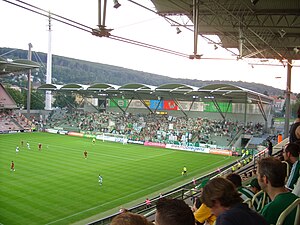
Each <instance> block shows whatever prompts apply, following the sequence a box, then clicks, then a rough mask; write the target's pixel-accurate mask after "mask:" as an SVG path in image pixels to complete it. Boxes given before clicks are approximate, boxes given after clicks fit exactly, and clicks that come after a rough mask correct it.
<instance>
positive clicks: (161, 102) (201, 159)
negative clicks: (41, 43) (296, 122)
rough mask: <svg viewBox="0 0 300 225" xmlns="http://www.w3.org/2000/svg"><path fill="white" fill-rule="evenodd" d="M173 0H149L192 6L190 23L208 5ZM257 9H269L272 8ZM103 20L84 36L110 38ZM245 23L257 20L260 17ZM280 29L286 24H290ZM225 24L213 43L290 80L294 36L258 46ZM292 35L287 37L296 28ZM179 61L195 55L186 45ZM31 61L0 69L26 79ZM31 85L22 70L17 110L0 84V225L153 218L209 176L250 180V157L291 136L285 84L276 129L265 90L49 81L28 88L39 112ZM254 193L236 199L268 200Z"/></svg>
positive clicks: (280, 146)
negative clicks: (23, 87)
mask: <svg viewBox="0 0 300 225" xmlns="http://www.w3.org/2000/svg"><path fill="white" fill-rule="evenodd" d="M99 2H101V1H99ZM114 2H115V3H117V2H118V1H114ZM183 2H184V1H180V4H179V5H173V3H172V1H164V0H159V1H158V0H157V1H153V4H154V5H155V7H156V9H157V11H158V12H159V13H160V14H161V15H162V16H168V15H172V14H176V13H178V14H186V13H187V12H189V13H188V14H189V15H188V16H189V17H190V18H191V17H193V14H195V13H196V12H197V13H199V14H198V16H199V18H201V13H203V15H205V16H207V12H202V11H201V12H199V11H197V10H196V9H197V7H196V4H194V3H195V2H198V1H193V3H191V4H187V5H186V4H184V3H183ZM212 2H213V3H214V4H212V5H211V4H210V3H212ZM212 2H210V3H209V2H208V1H204V2H203V3H202V4H204V6H206V7H207V9H209V11H210V12H214V13H216V11H218V9H219V7H220V5H219V4H218V3H217V2H216V1H212ZM229 2H231V1H229ZM233 2H235V0H234V1H233ZM242 2H243V4H241V6H245V5H246V6H247V7H246V8H247V9H249V8H251V10H253V12H254V9H256V8H255V7H256V6H255V4H256V3H257V2H258V1H251V2H248V3H247V4H246V3H245V2H244V1H242ZM293 2H294V1H293ZM228 4H229V3H228ZM265 4H266V6H268V7H271V8H272V7H274V5H273V4H275V3H269V4H267V3H265ZM290 4H291V5H292V6H294V3H293V4H292V3H290ZM295 4H296V3H295ZM233 5H235V4H233ZM119 6H120V5H118V4H115V6H114V7H115V8H117V7H119ZM190 6H192V8H193V13H192V14H191V13H190ZM212 6H214V7H215V8H211V7H212ZM231 6H232V5H230V6H229V5H225V6H224V7H228V8H227V9H224V8H223V11H226V12H227V13H228V16H229V17H230V18H231V19H236V17H234V16H232V14H234V13H236V8H234V9H232V7H231ZM258 7H259V6H258ZM261 7H262V8H260V9H264V7H265V6H261ZM276 7H277V6H276ZM276 7H275V8H276ZM239 9H241V8H239ZM289 9H290V7H287V8H284V10H286V13H285V14H284V16H286V17H288V16H289V15H294V13H293V12H294V11H289ZM198 10H199V7H198ZM231 10H232V11H231ZM242 11H243V12H244V10H242ZM251 12H252V11H251ZM276 12H277V11H276ZM254 14H255V13H254ZM203 15H202V16H203ZM54 16H55V15H54ZM100 16H101V13H100ZM194 16H195V15H194ZM215 16H216V15H215ZM244 16H249V17H251V18H252V16H253V15H252V14H251V15H250V14H249V15H244ZM268 16H272V15H269V13H268ZM206 19H208V18H206ZM209 19H211V18H209ZM270 20H271V19H270ZM224 21H227V20H224ZM193 22H195V21H193ZM203 22H204V21H203V20H201V23H203ZM239 22H242V21H239ZM269 22H270V21H269ZM266 23H267V22H266ZM208 24H209V25H210V28H208V27H206V29H208V30H206V31H205V30H201V29H200V28H201V24H200V25H199V27H198V23H196V25H195V31H194V32H195V34H197V35H198V34H201V33H206V32H212V31H211V26H212V25H211V23H209V22H208V23H207V24H206V25H208ZM101 25H102V24H101V23H99V29H98V30H97V29H92V30H91V33H92V34H93V35H94V36H99V37H110V33H109V32H110V31H109V30H108V29H106V28H105V26H101ZM202 25H203V24H202ZM252 25H253V24H252ZM254 25H255V26H254V27H257V26H260V27H262V28H264V25H266V26H267V24H261V23H259V21H257V24H254ZM279 25H280V21H278V24H277V26H278V27H280V26H279ZM222 26H223V24H222ZM273 26H275V25H274V24H272V26H271V25H268V26H267V27H271V28H272V27H273ZM286 26H287V25H286ZM289 26H291V27H286V29H287V28H288V29H290V30H293V28H294V27H292V25H291V24H289ZM217 27H218V29H217V30H218V31H220V30H219V28H220V27H219V26H217ZM278 27H276V29H277V28H278ZM271 28H270V29H271ZM203 29H204V28H203ZM223 29H224V30H222V34H219V35H220V37H221V41H222V42H223V47H225V48H227V47H228V48H229V47H238V48H239V51H240V52H239V55H238V59H241V58H242V57H245V58H254V57H256V56H257V54H258V55H262V56H263V57H264V58H265V57H267V58H274V59H278V60H281V61H282V60H284V63H285V64H284V65H285V66H287V67H288V68H289V69H288V79H290V78H291V67H292V63H291V60H292V59H294V60H297V59H299V54H298V55H297V53H296V54H294V53H295V51H294V49H292V48H291V47H290V46H289V47H286V46H284V47H283V46H282V43H283V42H284V43H286V44H287V43H289V42H292V41H291V40H288V38H287V37H291V35H292V34H290V35H287V36H286V37H285V35H282V34H281V33H280V34H279V35H281V36H282V37H281V38H282V39H283V38H284V37H285V39H284V40H285V41H280V42H274V43H267V42H266V40H264V36H263V34H262V33H260V32H259V31H258V30H256V31H255V30H254V29H253V28H252V29H251V28H248V32H249V33H251V34H252V35H250V34H249V33H247V30H245V35H246V36H247V35H249V36H248V37H249V39H247V42H245V43H242V41H241V39H242V38H241V33H240V34H239V35H238V36H239V39H236V40H234V38H233V36H234V37H235V38H237V37H236V31H235V30H234V31H232V30H230V29H229V27H228V26H224V28H223ZM227 29H229V30H227ZM295 30H297V31H298V30H299V28H298V29H295ZM273 33H278V32H273ZM291 33H292V32H291ZM294 33H295V36H296V38H295V40H294V41H295V42H296V41H297V40H298V39H299V37H298V36H297V35H298V34H299V32H298V33H297V32H296V31H295V32H294ZM296 33H297V35H296ZM225 34H227V35H229V37H226V35H225ZM250 37H251V38H250ZM297 37H298V39H297ZM194 41H195V45H196V44H197V40H194ZM237 43H238V44H237ZM236 45H237V46H236ZM152 47H153V46H152ZM261 49H263V50H261ZM283 56H286V57H283ZM188 58H189V59H200V58H201V56H200V55H199V54H198V53H197V51H194V54H193V55H189V56H188ZM39 66H40V65H39V64H37V63H34V62H32V61H30V60H12V61H9V60H6V59H4V58H2V57H1V58H0V75H1V76H6V75H7V74H10V75H14V73H21V72H22V73H23V72H24V73H25V72H26V73H27V72H28V74H31V70H34V69H36V68H39ZM0 78H1V77H0ZM30 83H31V80H30V76H29V75H28V90H27V91H28V92H27V108H26V109H25V110H24V109H22V108H20V107H19V106H18V104H17V103H16V101H15V100H14V98H13V96H12V95H10V93H9V91H8V90H6V88H5V86H4V85H3V84H2V83H0V96H1V98H0V140H1V158H0V164H1V190H0V194H1V205H0V209H1V215H0V224H46V225H50V224H110V223H111V222H112V221H113V219H114V218H116V216H118V215H120V214H122V213H123V210H125V211H129V212H131V213H134V214H139V215H142V216H143V217H145V218H146V219H147V220H148V221H150V222H151V223H152V222H154V221H155V215H156V206H157V203H158V202H159V201H160V200H161V199H164V198H167V199H179V200H183V201H184V202H185V203H186V204H187V205H189V206H191V207H192V205H193V204H194V202H195V199H196V198H198V197H200V196H201V195H202V193H203V188H204V187H205V185H206V184H207V183H208V182H210V181H211V180H214V178H219V177H226V176H228V175H230V174H238V175H239V176H240V177H241V180H242V183H243V186H248V185H251V183H252V180H253V179H254V178H256V177H257V176H258V175H257V168H258V161H260V160H261V159H265V158H276V159H277V158H278V159H282V158H283V153H284V154H286V152H285V151H284V148H285V146H286V145H287V144H288V143H289V139H288V128H289V126H290V122H289V119H290V104H289V98H290V94H291V93H290V85H291V84H290V83H288V84H287V86H288V87H287V91H286V93H285V94H286V96H285V97H286V99H287V101H286V104H287V105H286V109H285V110H286V118H285V124H282V123H280V124H279V125H274V115H273V107H274V102H273V99H272V98H271V97H269V96H267V95H265V94H262V93H258V92H255V91H252V90H248V89H245V88H242V87H238V86H234V85H228V84H222V83H220V84H212V85H207V86H202V87H195V86H191V85H186V84H181V83H169V84H162V85H158V86H153V85H148V84H141V83H128V84H123V85H116V84H108V83H91V84H79V83H78V84H77V83H69V84H53V83H51V82H50V83H49V82H47V83H46V84H42V85H40V86H39V87H38V90H39V91H41V92H44V93H45V96H46V100H45V102H46V107H45V109H43V110H31V109H30V95H31V93H30V91H31V88H30V87H31V86H30V85H31V84H30ZM49 95H51V96H52V97H53V98H54V99H55V98H59V97H66V99H67V97H68V96H72V97H74V99H75V101H74V102H76V103H78V105H80V106H74V105H73V106H72V104H69V105H68V107H56V108H53V107H50V108H49V103H50V105H51V101H49V98H47V97H49ZM270 142H271V144H272V151H271V152H270V144H269V143H270ZM268 156H271V157H268ZM283 165H284V167H285V171H284V172H285V175H286V177H285V178H287V177H288V176H289V175H290V173H292V169H291V168H292V166H291V165H290V164H289V163H287V162H284V161H283ZM299 183H300V182H299V181H298V183H297V184H298V185H299ZM258 193H259V194H260V195H262V196H263V198H262V199H263V200H262V201H260V202H259V204H258V205H255V204H256V200H257V199H258V196H259V195H258V194H257V195H256V194H255V195H253V196H252V197H251V198H247V199H243V203H246V205H247V207H249V208H251V209H252V210H253V211H255V210H257V208H260V209H261V208H264V206H265V205H266V204H268V203H269V202H268V201H271V200H270V199H269V197H268V195H267V193H266V191H263V190H262V191H260V192H258ZM299 204H300V201H299V199H297V200H296V201H295V202H293V204H291V206H290V207H287V210H284V211H283V212H282V214H280V217H279V218H278V220H277V224H284V223H283V222H282V221H284V220H285V219H286V218H287V219H288V220H290V218H291V216H290V215H291V214H292V213H294V214H296V210H297V213H298V214H299V210H300V206H299ZM291 211H292V213H291ZM257 212H258V210H257ZM293 220H294V221H295V224H297V222H299V220H300V219H299V216H298V215H296V216H293ZM285 225H286V224H285Z"/></svg>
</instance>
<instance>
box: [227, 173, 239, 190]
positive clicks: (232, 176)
mask: <svg viewBox="0 0 300 225" xmlns="http://www.w3.org/2000/svg"><path fill="white" fill-rule="evenodd" d="M226 179H227V180H230V181H231V182H232V183H233V184H234V186H235V187H236V188H239V187H241V186H242V178H241V176H240V175H239V174H236V173H231V174H228V175H227V176H226Z"/></svg>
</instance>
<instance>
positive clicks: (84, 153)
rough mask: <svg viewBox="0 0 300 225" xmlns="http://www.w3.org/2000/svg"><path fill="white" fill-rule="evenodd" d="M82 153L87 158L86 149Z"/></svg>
mask: <svg viewBox="0 0 300 225" xmlns="http://www.w3.org/2000/svg"><path fill="white" fill-rule="evenodd" d="M83 155H84V158H85V159H87V155H88V153H87V151H86V150H84V152H83Z"/></svg>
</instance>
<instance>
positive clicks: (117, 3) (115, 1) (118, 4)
mask: <svg viewBox="0 0 300 225" xmlns="http://www.w3.org/2000/svg"><path fill="white" fill-rule="evenodd" d="M120 6H121V4H120V3H119V2H118V0H114V8H116V9H117V8H119V7H120Z"/></svg>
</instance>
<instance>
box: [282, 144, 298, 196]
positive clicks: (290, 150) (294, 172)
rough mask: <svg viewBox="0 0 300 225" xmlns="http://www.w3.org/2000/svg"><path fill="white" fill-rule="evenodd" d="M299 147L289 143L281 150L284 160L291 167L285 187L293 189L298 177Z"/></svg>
mask: <svg viewBox="0 0 300 225" xmlns="http://www.w3.org/2000/svg"><path fill="white" fill-rule="evenodd" d="M299 153H300V145H298V144H296V143H289V144H288V145H287V146H286V147H285V149H284V150H283V157H284V160H285V161H287V162H288V163H290V164H291V165H292V169H291V173H290V175H289V178H288V180H287V182H286V186H287V187H288V188H289V189H290V190H293V189H294V185H295V184H296V183H297V181H298V179H299V175H300V161H299Z"/></svg>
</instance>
